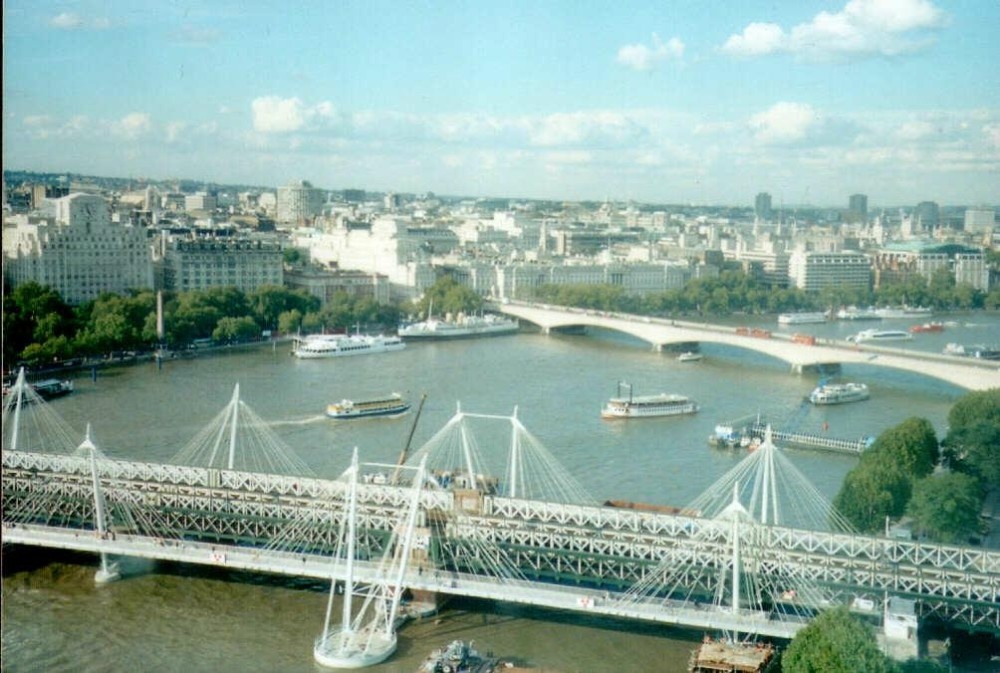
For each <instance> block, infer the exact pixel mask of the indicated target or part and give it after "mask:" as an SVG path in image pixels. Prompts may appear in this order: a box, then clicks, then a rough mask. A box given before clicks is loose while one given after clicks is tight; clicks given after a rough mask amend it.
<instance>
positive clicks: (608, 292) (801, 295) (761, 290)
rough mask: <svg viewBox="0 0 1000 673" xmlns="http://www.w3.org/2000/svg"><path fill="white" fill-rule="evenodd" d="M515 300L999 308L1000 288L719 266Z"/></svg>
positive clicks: (637, 308) (639, 310)
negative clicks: (808, 285)
mask: <svg viewBox="0 0 1000 673" xmlns="http://www.w3.org/2000/svg"><path fill="white" fill-rule="evenodd" d="M518 298H519V299H525V300H534V301H541V302H546V303H549V304H558V305H560V306H574V307H577V308H589V309H596V310H602V311H617V312H624V313H634V314H639V315H653V316H683V315H692V314H696V315H729V314H732V313H736V312H742V313H749V314H763V313H786V312H792V311H803V310H813V311H819V310H827V309H830V308H831V307H833V308H836V307H840V306H899V305H903V304H907V305H910V306H928V307H931V308H935V309H939V310H968V309H981V308H985V309H997V308H1000V289H995V290H992V291H990V292H989V293H985V292H983V291H981V290H976V289H974V288H973V287H972V286H971V285H968V284H956V283H955V280H954V277H953V276H952V274H951V273H949V272H948V270H947V269H940V270H938V271H937V272H935V273H934V275H933V276H932V277H931V278H930V280H929V281H928V279H926V278H924V277H922V276H914V277H912V278H910V279H908V280H907V281H905V282H902V283H897V284H893V285H888V286H886V287H882V288H879V289H878V290H874V291H872V290H865V289H856V288H842V287H827V288H824V289H823V290H821V291H820V292H806V291H805V290H800V289H798V288H775V287H771V286H769V285H767V284H765V283H764V282H762V281H760V280H757V279H755V278H754V277H752V276H749V275H747V274H746V273H744V272H742V271H735V270H725V271H722V272H721V273H720V274H719V275H718V276H717V277H714V278H696V279H694V280H692V281H690V282H688V283H687V284H686V285H685V286H684V287H683V288H679V289H676V290H665V291H663V292H655V293H651V294H648V295H645V296H637V295H633V294H628V293H626V291H625V289H624V288H623V287H621V286H620V285H606V284H603V285H583V284H579V285H553V284H546V285H540V286H538V287H537V288H534V289H533V291H531V292H530V293H528V294H526V295H525V296H521V297H518Z"/></svg>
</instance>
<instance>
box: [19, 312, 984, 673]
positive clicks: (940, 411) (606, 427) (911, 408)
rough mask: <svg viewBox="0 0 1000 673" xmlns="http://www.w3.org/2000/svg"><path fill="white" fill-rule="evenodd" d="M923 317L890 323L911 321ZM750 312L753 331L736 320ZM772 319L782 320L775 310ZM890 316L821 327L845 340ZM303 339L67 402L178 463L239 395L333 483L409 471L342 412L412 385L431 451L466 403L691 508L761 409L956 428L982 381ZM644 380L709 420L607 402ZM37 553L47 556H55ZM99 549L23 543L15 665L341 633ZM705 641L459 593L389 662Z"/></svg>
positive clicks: (305, 603) (874, 426) (822, 462)
mask: <svg viewBox="0 0 1000 673" xmlns="http://www.w3.org/2000/svg"><path fill="white" fill-rule="evenodd" d="M950 319H954V320H955V324H954V325H950V326H949V327H948V328H947V329H946V331H945V332H944V333H941V334H922V335H918V337H917V338H915V339H914V340H913V341H912V342H906V343H905V344H904V346H905V347H907V348H917V349H921V350H930V351H936V352H939V351H940V350H941V348H942V347H943V346H944V344H945V343H947V342H951V341H954V342H961V343H965V344H976V343H987V344H996V343H998V342H1000V316H997V315H996V314H988V315H983V314H968V315H961V316H957V317H954V318H951V317H950ZM913 322H917V320H912V321H883V323H882V324H881V325H880V326H882V327H895V328H899V327H905V325H907V324H911V323H913ZM734 324H735V323H734ZM757 324H759V325H762V326H767V327H769V328H771V329H777V325H776V324H775V323H774V321H773V319H771V320H770V321H766V322H765V321H763V319H761V320H758V321H757ZM872 326H874V325H873V324H872V323H854V324H845V323H831V324H827V325H802V326H797V327H796V328H795V330H794V331H797V332H806V333H811V334H815V335H817V336H819V337H824V338H843V337H844V336H846V335H847V334H850V333H852V332H856V331H858V330H860V329H865V328H867V327H872ZM288 350H289V348H288V345H287V344H282V345H276V346H274V347H263V348H258V349H253V350H236V349H233V350H231V351H230V350H224V351H222V352H220V353H217V354H215V355H211V356H205V355H202V356H199V357H197V358H193V359H186V360H171V361H168V362H167V363H166V364H165V365H164V366H163V367H162V369H158V368H157V367H156V366H155V365H154V364H142V365H137V366H132V367H121V368H116V369H107V370H102V371H101V372H100V373H99V375H98V377H97V379H96V381H94V380H91V378H90V377H89V375H81V377H80V378H78V379H77V380H76V382H75V383H76V392H74V394H72V395H70V396H68V397H65V398H61V399H58V400H55V401H53V402H52V403H51V404H52V407H53V408H54V409H55V410H56V411H58V412H59V414H60V415H61V416H62V417H63V418H64V419H65V420H66V421H67V422H68V423H69V424H70V425H71V426H72V427H73V428H75V429H79V432H80V434H81V437H82V434H83V428H85V427H86V424H87V423H91V424H92V428H93V437H94V440H95V442H96V443H97V445H98V446H99V447H100V448H101V449H102V450H103V451H104V452H105V453H107V454H108V455H110V456H112V457H122V458H131V459H137V460H150V461H165V460H167V459H169V458H170V457H172V456H173V455H174V454H176V453H177V452H178V451H179V450H180V449H181V448H182V447H183V446H184V445H185V444H187V443H188V441H190V440H191V439H192V438H193V437H194V436H195V434H196V433H197V432H198V431H199V430H201V429H202V428H204V427H205V426H206V425H207V424H208V423H209V422H210V421H211V420H212V419H213V418H214V417H215V416H216V415H217V414H218V413H219V412H221V411H222V410H223V408H224V407H225V406H226V404H227V403H228V402H229V400H230V398H231V396H232V393H233V387H234V385H235V384H237V383H238V384H239V385H240V394H241V399H242V400H243V401H245V402H246V403H247V405H248V406H249V407H250V408H251V409H253V410H254V411H255V412H256V413H257V414H258V415H259V416H261V417H262V418H264V419H265V420H267V421H268V422H269V423H270V425H271V426H272V428H273V429H274V430H275V432H276V433H277V434H278V435H279V437H280V438H281V439H282V440H283V441H284V442H285V443H287V444H288V445H289V446H290V447H292V448H293V449H294V450H295V451H296V453H297V454H298V455H299V457H301V458H302V459H303V460H305V461H306V462H307V463H308V464H309V465H310V466H311V467H312V468H313V470H315V471H316V472H317V473H318V474H319V475H320V476H328V477H333V476H336V475H338V474H340V473H341V472H342V471H343V470H344V469H345V468H346V467H347V465H348V462H349V459H350V453H351V449H352V448H353V447H358V449H359V452H360V456H361V460H362V461H366V462H394V461H395V460H396V458H397V456H398V455H399V452H400V449H401V447H402V445H403V444H404V443H405V440H406V436H407V434H408V432H409V430H410V426H411V423H412V422H413V418H414V416H413V414H412V413H411V414H410V415H407V416H405V417H403V418H401V419H385V420H365V421H358V422H349V423H343V422H342V423H336V422H332V421H329V420H327V419H326V418H324V416H323V410H324V408H325V405H326V404H328V403H330V402H333V401H338V400H340V399H341V398H355V399H359V398H364V397H368V396H377V395H381V394H384V393H387V392H392V391H398V392H400V393H403V394H404V395H406V396H407V397H409V398H411V399H412V400H413V401H414V402H416V400H417V399H418V398H419V397H420V395H421V394H422V393H426V394H427V401H426V404H425V406H424V409H423V413H422V415H421V417H420V421H419V425H418V426H417V428H416V433H415V437H414V442H413V446H414V447H415V448H416V447H419V446H420V445H421V444H422V443H423V442H425V441H426V440H427V439H429V438H430V437H431V436H432V435H433V434H434V433H435V432H436V431H437V430H438V429H440V428H441V427H442V425H444V423H445V422H446V421H447V420H448V419H449V418H451V416H452V415H453V414H454V413H455V411H456V408H457V405H459V404H461V408H462V410H463V411H468V412H476V413H483V414H497V415H504V416H506V415H510V414H511V413H513V412H514V409H515V407H516V409H517V415H518V418H519V419H520V421H521V422H522V423H523V424H524V426H525V427H526V428H527V429H528V430H529V431H531V433H532V434H533V435H535V437H537V438H538V439H539V440H540V441H541V442H542V444H544V446H545V447H546V448H547V449H548V450H549V451H550V452H551V453H552V454H553V455H554V456H555V457H556V459H557V460H559V461H560V462H561V463H562V465H564V466H565V467H566V468H567V469H568V470H569V471H570V472H571V473H572V474H573V475H574V476H575V477H576V478H577V479H578V480H579V482H580V483H581V484H582V485H583V486H584V487H585V488H586V489H587V491H588V492H589V493H590V494H591V495H592V496H593V497H594V498H595V499H597V500H605V499H622V500H633V501H642V502H649V503H658V504H670V505H684V504H686V503H688V502H690V501H691V500H693V499H694V498H695V497H696V496H697V495H699V494H700V493H701V492H702V491H704V490H705V489H706V488H708V487H709V486H710V485H712V484H713V483H714V482H715V481H716V480H717V479H719V477H721V476H722V475H723V474H724V473H725V472H726V471H727V470H728V469H729V468H730V467H732V466H733V465H735V464H736V462H738V461H739V460H740V459H741V458H742V457H743V454H741V453H738V452H733V451H726V450H716V449H711V448H710V447H709V446H708V445H707V442H706V439H707V437H708V435H709V434H710V433H711V432H712V430H713V428H714V426H715V424H716V423H718V422H721V421H725V420H729V419H733V418H736V417H740V416H745V415H747V414H752V413H757V412H761V413H763V414H765V415H767V416H768V417H769V418H771V419H773V420H774V421H775V422H776V424H777V425H779V426H780V425H782V424H783V423H786V422H793V419H794V422H795V423H796V424H797V426H798V429H799V430H801V431H814V432H821V431H823V430H822V429H823V428H826V430H825V431H826V432H828V433H829V434H830V435H831V436H835V437H845V438H856V437H858V436H861V435H866V434H872V435H875V434H878V433H879V432H881V431H882V430H884V429H886V428H888V427H891V426H892V425H895V424H896V423H898V422H900V421H902V420H904V419H906V418H909V417H911V416H919V417H923V418H926V419H928V420H929V421H930V422H931V423H932V424H933V425H934V427H935V428H936V429H937V430H938V433H939V435H941V436H943V434H944V432H945V429H946V420H947V414H948V411H949V409H950V408H951V405H952V404H953V403H954V401H955V400H956V399H958V398H959V397H960V396H961V395H962V394H963V391H962V390H961V389H958V388H955V387H954V386H951V385H948V384H943V383H940V382H936V381H934V380H930V379H927V378H924V377H921V376H919V375H914V374H905V373H899V372H887V371H884V370H881V369H878V368H874V367H872V366H866V365H851V366H845V368H844V371H843V373H842V375H841V378H842V379H844V380H856V381H862V382H865V383H867V384H868V385H869V387H870V389H871V399H870V400H869V401H866V402H863V403H858V404H849V405H843V406H835V407H818V408H809V409H808V411H805V410H802V412H803V413H797V412H798V411H800V408H801V407H802V400H803V397H804V396H805V395H807V394H808V393H809V391H810V390H811V389H812V388H813V387H814V386H815V385H816V382H817V377H816V376H815V375H808V374H807V375H795V374H791V373H789V371H788V367H787V365H785V364H783V363H780V362H777V361H775V360H771V359H769V358H766V357H763V356H758V355H757V354H754V353H748V352H742V351H738V350H735V349H727V348H724V347H721V346H713V345H711V344H706V345H705V347H704V349H703V352H704V353H705V355H706V357H705V359H704V360H703V361H701V362H697V363H679V362H677V361H676V360H675V358H674V357H673V355H672V354H670V353H667V352H663V353H657V352H654V351H652V350H651V349H650V347H649V346H648V344H645V343H642V342H640V341H637V340H634V339H631V338H630V337H626V336H622V335H620V334H615V333H610V332H601V331H594V330H592V331H590V332H589V333H587V334H585V335H564V334H553V335H543V334H540V333H537V332H523V333H521V334H519V335H517V336H508V337H497V338H493V339H481V340H468V341H453V342H441V343H411V344H409V345H408V347H407V348H406V349H405V350H403V351H400V352H396V353H387V354H382V355H370V356H361V357H351V358H336V359H331V360H297V359H295V358H292V357H290V356H289V354H288ZM619 381H627V382H629V383H631V384H632V385H633V387H634V391H635V393H636V394H649V393H656V392H676V393H681V394H684V395H687V396H689V397H692V398H694V399H695V400H697V401H698V402H699V403H700V404H701V411H700V413H698V414H697V415H692V416H684V417H675V418H661V419H646V420H642V421H627V422H621V421H619V422H609V421H602V420H601V419H600V417H599V410H600V408H601V406H602V405H603V403H604V402H605V401H606V400H607V398H608V397H610V396H612V395H614V394H615V392H616V385H617V383H618V382H619ZM787 455H789V457H790V458H791V459H792V461H793V463H794V464H795V465H796V467H798V469H799V470H800V471H801V472H802V473H804V474H805V475H806V476H807V477H808V478H809V479H810V480H811V481H812V483H813V484H814V485H815V486H816V488H817V489H818V490H819V491H820V493H822V494H824V495H825V496H826V497H827V498H829V499H832V498H833V496H834V494H835V493H836V491H837V489H838V488H839V485H840V483H841V481H842V479H843V476H844V474H845V473H846V472H847V471H848V470H849V469H851V467H853V466H854V465H855V463H856V458H853V457H850V456H844V455H835V454H830V453H822V452H815V451H805V450H790V451H789V452H788V454H787ZM35 556H42V557H44V558H43V559H42V560H39V559H36V558H35ZM95 565H96V560H95V559H94V558H93V557H86V556H64V555H59V556H53V555H52V553H51V552H39V551H38V550H24V549H20V550H17V551H16V553H14V554H11V552H10V550H9V549H5V553H4V582H3V669H4V670H10V671H74V672H76V671H118V670H121V671H125V670H136V669H140V668H141V669H145V670H147V671H188V672H189V671H208V670H211V671H291V672H298V671H311V672H314V671H316V670H317V666H316V665H315V664H314V663H313V662H312V643H313V639H314V638H315V637H316V636H317V635H318V634H319V632H320V630H321V629H322V620H323V614H324V608H325V601H326V593H325V592H326V587H323V586H321V585H318V584H316V583H313V582H306V581H297V580H290V579H283V578H270V577H259V576H250V575H246V574H242V573H226V572H220V571H216V570H207V569H203V568H195V567H178V566H171V565H166V564H153V563H147V562H140V561H137V560H128V559H126V560H125V561H124V562H123V569H124V570H125V575H126V576H125V578H124V579H123V580H122V581H119V582H116V583H113V584H111V585H108V586H104V587H95V585H94V582H93V574H94V569H95ZM700 637H701V633H695V632H692V631H685V630H677V629H666V628H663V627H656V626H649V625H636V624H620V623H614V622H608V621H595V620H589V619H587V618H585V617H581V616H577V615H563V614H552V613H543V612H540V611H536V610H527V609H523V608H517V607H512V606H507V605H501V604H485V603H481V602H463V601H457V602H452V603H450V604H448V605H447V606H446V607H445V609H444V610H443V611H442V612H441V614H440V615H438V616H437V617H436V618H432V619H425V620H423V621H419V622H412V623H410V624H408V625H406V626H404V627H403V629H402V630H401V632H400V647H399V650H398V652H397V654H396V655H394V656H393V657H392V658H391V659H390V660H389V661H388V662H386V663H384V664H382V665H379V666H376V667H373V668H372V669H370V670H372V671H373V672H374V673H396V672H400V673H409V672H410V671H413V670H415V669H416V667H417V665H418V664H419V662H420V661H421V660H422V659H423V657H425V656H426V654H427V653H428V652H429V651H430V650H431V649H433V648H434V647H438V646H441V645H444V644H446V643H447V642H448V641H449V640H451V639H455V638H462V639H466V640H470V639H471V640H475V641H476V643H477V645H479V646H480V647H482V648H484V649H487V648H488V649H490V650H493V651H494V652H496V653H497V654H500V655H505V656H511V657H516V658H519V659H520V660H522V661H524V662H526V663H530V664H532V665H535V666H547V667H550V668H552V669H557V670H559V671H562V672H564V673H570V672H572V671H577V672H580V673H589V672H593V673H603V672H605V671H609V670H615V671H616V672H618V673H630V672H634V673H640V672H646V671H653V670H656V671H664V672H666V673H675V672H677V673H680V672H681V671H685V670H686V665H687V657H688V653H689V651H690V650H691V648H692V647H693V644H694V642H696V641H697V640H698V639H700Z"/></svg>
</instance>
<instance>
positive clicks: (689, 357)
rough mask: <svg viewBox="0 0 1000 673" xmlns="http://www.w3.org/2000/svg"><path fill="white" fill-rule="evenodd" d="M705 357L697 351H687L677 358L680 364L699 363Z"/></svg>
mask: <svg viewBox="0 0 1000 673" xmlns="http://www.w3.org/2000/svg"><path fill="white" fill-rule="evenodd" d="M703 357H704V356H703V355H702V354H701V353H696V352H695V351H685V352H683V353H681V354H680V355H678V356H677V361H678V362H698V361H699V360H701V359H702V358H703Z"/></svg>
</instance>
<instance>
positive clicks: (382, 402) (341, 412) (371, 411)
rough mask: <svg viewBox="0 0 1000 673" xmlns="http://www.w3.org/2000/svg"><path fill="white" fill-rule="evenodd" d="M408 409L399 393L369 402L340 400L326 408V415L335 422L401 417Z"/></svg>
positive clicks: (406, 403)
mask: <svg viewBox="0 0 1000 673" xmlns="http://www.w3.org/2000/svg"><path fill="white" fill-rule="evenodd" d="M409 409H410V403H409V402H407V401H406V400H404V399H403V397H402V396H401V395H400V394H399V393H393V394H391V395H387V396H385V397H379V398H375V399H371V400H360V401H358V402H355V401H354V400H341V401H340V402H335V403H334V404H329V405H327V407H326V415H327V416H328V417H330V418H333V419H336V420H338V421H339V420H347V419H351V418H367V417H370V416H402V415H403V414H405V413H406V412H407V411H409Z"/></svg>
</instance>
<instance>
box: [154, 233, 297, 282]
mask: <svg viewBox="0 0 1000 673" xmlns="http://www.w3.org/2000/svg"><path fill="white" fill-rule="evenodd" d="M282 260H283V256H282V251H281V246H280V245H278V244H277V243H266V242H263V241H250V240H235V241H226V240H217V239H197V240H166V237H164V238H163V239H161V245H160V248H159V252H158V255H157V260H156V263H155V267H156V275H157V279H158V282H157V289H163V290H176V291H179V292H190V291H192V290H205V289H208V288H210V287H235V288H237V289H238V290H240V291H242V292H253V291H255V290H256V289H257V288H259V287H261V286H264V285H281V284H282V282H283V275H282V274H283V265H282Z"/></svg>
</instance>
